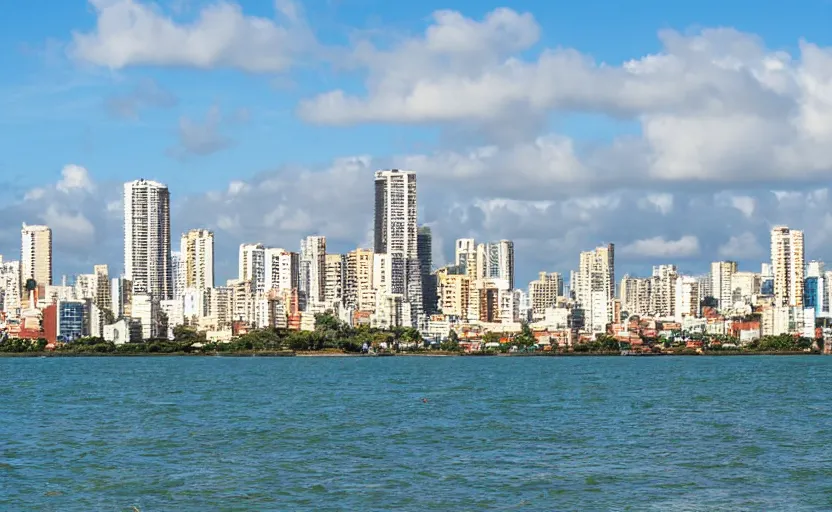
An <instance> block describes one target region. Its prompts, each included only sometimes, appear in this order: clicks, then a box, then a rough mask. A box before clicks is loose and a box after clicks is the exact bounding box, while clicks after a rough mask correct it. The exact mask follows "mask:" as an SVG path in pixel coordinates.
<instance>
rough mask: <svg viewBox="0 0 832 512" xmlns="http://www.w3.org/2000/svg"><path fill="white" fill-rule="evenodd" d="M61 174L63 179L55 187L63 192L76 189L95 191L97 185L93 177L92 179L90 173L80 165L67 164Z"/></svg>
mask: <svg viewBox="0 0 832 512" xmlns="http://www.w3.org/2000/svg"><path fill="white" fill-rule="evenodd" d="M61 176H62V179H61V181H59V182H58V183H57V184H56V185H55V188H57V189H58V190H60V191H61V192H63V193H69V192H71V191H74V190H81V191H85V192H93V191H94V190H95V185H94V184H93V182H92V179H90V175H89V173H88V172H87V170H86V169H85V168H83V167H81V166H80V165H75V164H69V165H65V166H64V168H63V169H61Z"/></svg>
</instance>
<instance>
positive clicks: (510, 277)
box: [477, 240, 514, 290]
mask: <svg viewBox="0 0 832 512" xmlns="http://www.w3.org/2000/svg"><path fill="white" fill-rule="evenodd" d="M477 272H478V275H477V277H478V278H480V279H501V280H503V281H506V282H507V283H508V289H509V290H513V289H514V242H512V241H511V240H500V241H499V242H491V243H487V244H480V245H478V246H477Z"/></svg>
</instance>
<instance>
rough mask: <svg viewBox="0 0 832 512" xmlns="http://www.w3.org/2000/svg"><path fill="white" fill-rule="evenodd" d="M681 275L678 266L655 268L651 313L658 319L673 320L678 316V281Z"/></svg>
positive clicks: (659, 266)
mask: <svg viewBox="0 0 832 512" xmlns="http://www.w3.org/2000/svg"><path fill="white" fill-rule="evenodd" d="M678 278H679V273H678V271H677V270H676V265H656V266H654V267H653V283H652V285H651V294H650V299H651V301H652V303H651V305H650V311H651V312H652V314H653V315H654V316H656V317H658V318H662V319H665V318H666V319H671V318H675V316H676V280H677V279H678Z"/></svg>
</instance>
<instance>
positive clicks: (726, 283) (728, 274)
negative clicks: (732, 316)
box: [711, 261, 737, 309]
mask: <svg viewBox="0 0 832 512" xmlns="http://www.w3.org/2000/svg"><path fill="white" fill-rule="evenodd" d="M736 273H737V262H736V261H715V262H713V263H711V293H712V294H713V297H714V299H716V301H717V307H718V308H719V309H727V308H730V307H731V306H733V305H734V302H733V287H732V284H731V279H732V278H733V276H734V274H736Z"/></svg>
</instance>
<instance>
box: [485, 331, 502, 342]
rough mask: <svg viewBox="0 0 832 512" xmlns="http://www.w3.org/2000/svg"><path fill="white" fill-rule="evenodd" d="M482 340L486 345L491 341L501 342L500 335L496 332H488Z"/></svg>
mask: <svg viewBox="0 0 832 512" xmlns="http://www.w3.org/2000/svg"><path fill="white" fill-rule="evenodd" d="M482 342H483V343H484V344H486V345H488V344H489V343H500V335H499V334H497V333H496V332H487V333H485V334H483V335H482Z"/></svg>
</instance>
